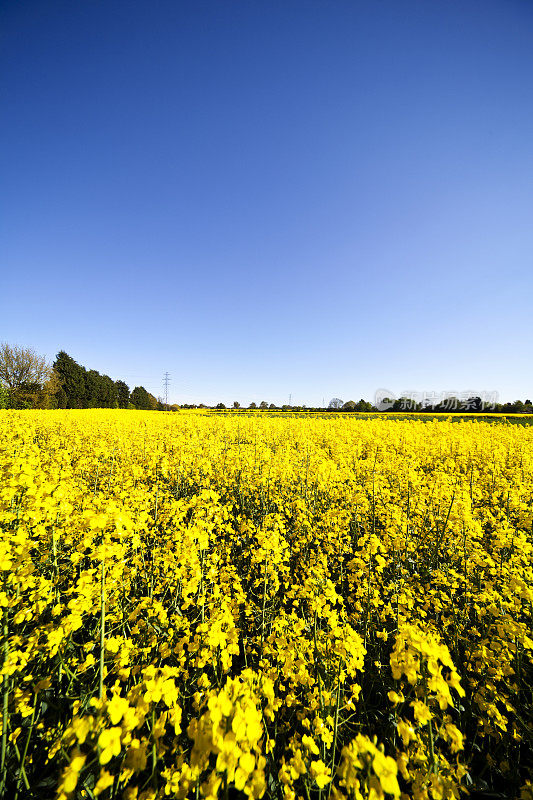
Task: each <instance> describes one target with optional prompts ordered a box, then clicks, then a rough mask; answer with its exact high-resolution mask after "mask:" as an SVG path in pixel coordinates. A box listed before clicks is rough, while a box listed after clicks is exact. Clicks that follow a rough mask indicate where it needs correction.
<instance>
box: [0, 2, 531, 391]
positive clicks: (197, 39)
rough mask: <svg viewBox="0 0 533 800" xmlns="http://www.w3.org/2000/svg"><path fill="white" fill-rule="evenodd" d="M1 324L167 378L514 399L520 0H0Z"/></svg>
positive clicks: (525, 123) (18, 337)
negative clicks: (491, 394)
mask: <svg viewBox="0 0 533 800" xmlns="http://www.w3.org/2000/svg"><path fill="white" fill-rule="evenodd" d="M0 28H1V31H2V42H1V55H0V60H1V64H0V69H1V75H2V78H1V94H2V99H1V112H0V124H1V130H2V132H3V133H2V139H3V146H2V148H1V150H0V162H1V163H0V170H1V175H2V186H3V191H2V209H1V263H2V288H1V292H0V340H5V341H8V342H10V343H13V344H14V343H17V344H21V345H29V346H32V347H34V348H35V349H36V350H38V351H39V352H42V353H46V354H47V355H48V356H49V357H50V358H51V359H53V357H54V355H55V353H56V352H57V351H58V350H59V349H64V350H66V351H67V352H68V353H69V354H70V355H72V356H73V357H74V358H75V359H76V360H78V361H79V362H80V363H82V364H84V365H85V366H87V367H89V368H95V369H98V370H100V371H101V372H103V373H107V374H109V375H110V376H111V377H112V378H114V379H117V378H122V379H124V380H126V381H127V383H128V384H129V385H130V387H131V388H133V386H135V385H138V384H143V385H144V386H146V388H147V389H149V390H150V391H152V392H153V393H154V394H156V395H159V394H162V391H163V390H162V377H163V373H164V371H165V370H168V371H169V372H170V373H171V376H172V383H171V387H170V393H169V399H170V400H171V401H173V402H205V403H216V402H218V401H223V402H225V403H227V404H229V403H231V402H232V401H233V400H239V401H240V402H241V403H242V404H248V403H249V402H250V401H252V400H255V401H256V402H259V401H261V400H263V399H264V400H267V401H268V402H275V403H284V402H288V398H289V394H291V395H292V400H293V402H294V403H298V404H304V403H305V404H307V405H315V404H321V403H322V400H323V398H325V400H326V402H327V401H328V400H329V399H330V398H331V397H332V396H338V397H341V398H342V399H343V400H348V399H354V400H358V399H359V398H360V397H364V398H366V399H372V398H373V395H374V392H375V390H376V389H378V388H380V387H386V388H389V389H390V390H391V391H392V392H394V393H396V394H399V393H400V392H401V391H402V390H404V389H412V390H418V391H437V392H439V391H443V390H456V391H465V390H473V391H478V392H481V391H491V390H492V391H493V390H496V391H498V392H499V394H500V397H501V399H502V400H514V399H516V398H521V399H525V398H531V397H532V395H533V381H532V370H531V361H532V359H531V319H532V314H531V308H532V301H533V277H532V275H533V103H532V98H533V3H531V2H530V0H505V2H504V1H503V0H431V2H429V1H428V0H367V1H366V2H359V0H350V1H348V0H331V1H330V2H326V0H306V1H305V2H303V0H293V1H292V2H287V0H283V1H281V0H279V1H277V0H263V1H262V2H257V1H254V0H212V1H211V0H210V1H209V2H208V1H207V0H184V1H182V0H150V2H148V1H146V2H144V0H143V1H142V2H141V1H140V0H105V2H104V0H90V1H89V0H87V1H86V0H77V2H72V0H48V2H46V3H43V2H41V1H40V0H6V2H4V3H2V5H1V7H0Z"/></svg>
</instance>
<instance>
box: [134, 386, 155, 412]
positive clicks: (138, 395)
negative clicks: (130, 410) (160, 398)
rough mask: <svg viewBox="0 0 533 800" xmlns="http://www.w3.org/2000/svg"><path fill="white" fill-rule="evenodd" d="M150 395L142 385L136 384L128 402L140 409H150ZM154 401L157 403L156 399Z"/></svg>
mask: <svg viewBox="0 0 533 800" xmlns="http://www.w3.org/2000/svg"><path fill="white" fill-rule="evenodd" d="M150 397H151V395H150V394H149V392H147V391H146V389H145V388H144V386H136V387H135V389H134V390H133V392H132V393H131V395H130V402H131V403H132V405H133V406H134V407H135V408H137V409H139V410H140V411H150V410H151V409H152V407H153V406H152V401H151V400H150ZM154 399H155V398H154ZM155 402H156V405H157V400H156V401H155Z"/></svg>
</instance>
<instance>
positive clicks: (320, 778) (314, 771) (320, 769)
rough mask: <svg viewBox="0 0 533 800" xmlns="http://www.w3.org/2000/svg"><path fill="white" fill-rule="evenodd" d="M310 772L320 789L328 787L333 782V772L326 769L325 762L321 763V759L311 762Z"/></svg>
mask: <svg viewBox="0 0 533 800" xmlns="http://www.w3.org/2000/svg"><path fill="white" fill-rule="evenodd" d="M309 772H310V773H311V776H312V777H313V778H314V780H315V781H316V784H317V786H318V788H319V789H323V788H324V786H327V784H328V783H329V782H330V781H331V777H330V773H331V770H330V769H329V767H326V765H325V764H324V762H323V761H321V760H320V759H319V760H318V761H311V766H310V767H309Z"/></svg>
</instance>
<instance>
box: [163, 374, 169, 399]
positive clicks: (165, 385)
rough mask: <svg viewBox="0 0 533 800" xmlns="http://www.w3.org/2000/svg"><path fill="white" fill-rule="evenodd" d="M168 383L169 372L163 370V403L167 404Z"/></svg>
mask: <svg viewBox="0 0 533 800" xmlns="http://www.w3.org/2000/svg"><path fill="white" fill-rule="evenodd" d="M169 383H170V373H169V372H165V376H164V378H163V386H164V387H165V405H166V406H168V385H169Z"/></svg>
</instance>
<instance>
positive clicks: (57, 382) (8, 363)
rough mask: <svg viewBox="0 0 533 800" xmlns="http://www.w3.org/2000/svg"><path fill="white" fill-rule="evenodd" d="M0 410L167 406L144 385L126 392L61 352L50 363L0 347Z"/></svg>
mask: <svg viewBox="0 0 533 800" xmlns="http://www.w3.org/2000/svg"><path fill="white" fill-rule="evenodd" d="M0 408H14V409H28V408H43V409H45V408H49V409H54V408H124V409H127V408H129V409H138V410H142V411H158V410H165V409H167V408H168V407H167V406H165V404H164V403H163V402H162V401H161V399H158V398H156V397H154V395H153V394H151V393H150V392H149V391H147V389H145V387H144V386H136V387H135V388H134V389H133V390H132V391H130V388H129V386H128V385H127V383H126V382H125V381H123V380H116V381H114V380H113V379H112V378H110V377H109V375H101V374H100V373H99V372H98V371H97V370H95V369H87V368H86V367H84V366H82V365H81V364H78V362H77V361H75V360H74V359H73V358H72V356H69V355H68V353H66V352H65V351H64V350H61V351H60V352H59V353H58V354H57V356H56V358H55V361H54V363H53V364H48V363H47V362H46V359H45V358H44V357H43V356H40V355H38V354H37V353H35V351H34V350H32V349H30V348H23V347H18V346H16V345H15V346H11V345H8V344H6V343H5V342H4V343H2V344H1V345H0Z"/></svg>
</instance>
